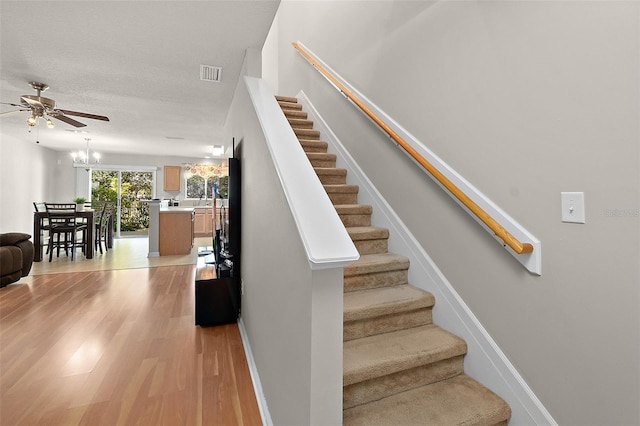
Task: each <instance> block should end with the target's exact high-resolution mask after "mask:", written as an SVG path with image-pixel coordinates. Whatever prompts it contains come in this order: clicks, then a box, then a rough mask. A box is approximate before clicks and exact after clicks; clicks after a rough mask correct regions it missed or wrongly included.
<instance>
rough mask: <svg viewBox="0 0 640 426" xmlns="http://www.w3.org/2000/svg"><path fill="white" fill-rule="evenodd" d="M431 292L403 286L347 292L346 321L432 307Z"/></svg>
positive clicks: (345, 297)
mask: <svg viewBox="0 0 640 426" xmlns="http://www.w3.org/2000/svg"><path fill="white" fill-rule="evenodd" d="M434 303H435V298H434V297H433V295H432V294H431V293H429V292H426V291H424V290H421V289H419V288H416V287H413V286H411V285H409V284H403V285H398V286H393V287H380V288H372V289H365V290H358V291H353V292H347V293H345V294H344V317H343V318H344V321H356V320H361V319H365V318H372V317H376V316H382V315H389V314H392V313H399V312H404V311H409V310H415V309H420V308H429V307H432V306H433V305H434Z"/></svg>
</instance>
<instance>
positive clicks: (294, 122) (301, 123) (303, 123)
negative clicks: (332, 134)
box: [289, 118, 313, 129]
mask: <svg viewBox="0 0 640 426" xmlns="http://www.w3.org/2000/svg"><path fill="white" fill-rule="evenodd" d="M289 124H290V125H291V127H294V128H296V129H313V121H309V120H302V119H298V118H291V119H289Z"/></svg>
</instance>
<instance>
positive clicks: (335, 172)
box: [313, 167, 347, 176]
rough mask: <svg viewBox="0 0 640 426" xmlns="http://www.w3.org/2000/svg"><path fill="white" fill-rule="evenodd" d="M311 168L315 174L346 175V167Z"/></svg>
mask: <svg viewBox="0 0 640 426" xmlns="http://www.w3.org/2000/svg"><path fill="white" fill-rule="evenodd" d="M313 170H314V171H315V172H316V174H317V175H323V176H325V175H336V176H346V175H347V169H340V168H337V167H314V168H313Z"/></svg>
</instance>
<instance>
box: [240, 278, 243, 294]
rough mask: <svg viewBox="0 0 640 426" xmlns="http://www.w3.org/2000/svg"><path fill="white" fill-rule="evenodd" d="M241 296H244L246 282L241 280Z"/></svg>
mask: <svg viewBox="0 0 640 426" xmlns="http://www.w3.org/2000/svg"><path fill="white" fill-rule="evenodd" d="M240 296H244V280H243V279H242V278H240Z"/></svg>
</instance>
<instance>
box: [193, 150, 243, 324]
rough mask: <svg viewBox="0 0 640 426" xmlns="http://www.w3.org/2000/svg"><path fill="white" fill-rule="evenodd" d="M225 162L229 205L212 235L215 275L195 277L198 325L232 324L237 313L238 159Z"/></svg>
mask: <svg viewBox="0 0 640 426" xmlns="http://www.w3.org/2000/svg"><path fill="white" fill-rule="evenodd" d="M228 161H229V207H228V209H223V210H222V214H221V217H220V218H219V220H220V221H221V222H222V223H220V233H219V238H216V235H215V234H214V238H216V240H217V241H216V243H215V244H214V250H215V251H216V253H215V259H216V278H212V279H203V280H199V279H196V283H195V287H196V288H195V295H196V300H195V305H196V306H195V322H196V325H200V326H207V325H217V324H228V323H233V322H236V321H237V320H238V317H239V316H240V307H241V300H240V296H241V282H240V258H241V257H240V238H241V224H240V218H241V212H240V201H241V191H240V187H241V186H240V184H241V182H240V176H241V174H240V160H239V159H238V158H235V157H234V158H229V160H228Z"/></svg>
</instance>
